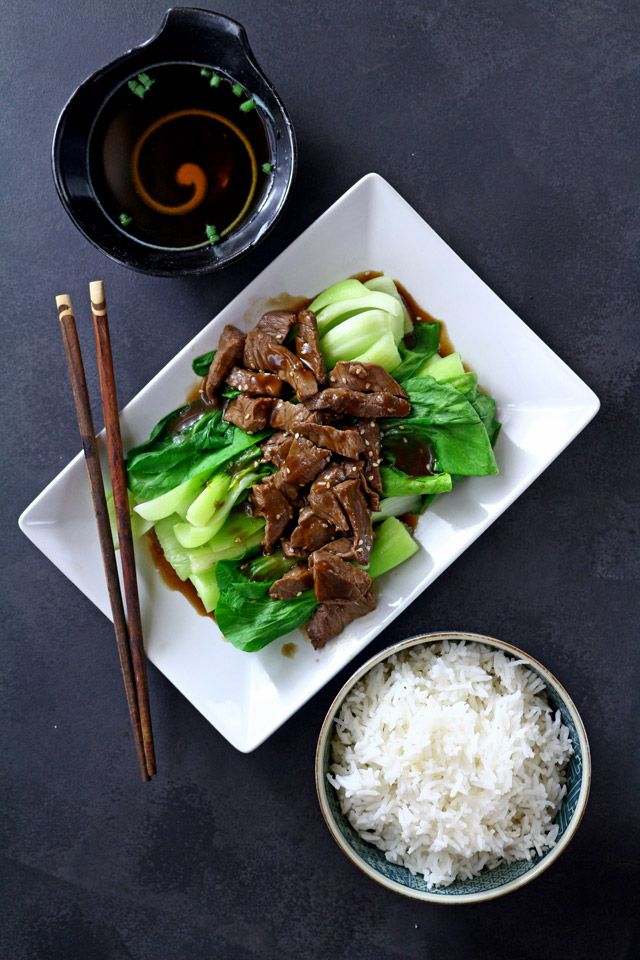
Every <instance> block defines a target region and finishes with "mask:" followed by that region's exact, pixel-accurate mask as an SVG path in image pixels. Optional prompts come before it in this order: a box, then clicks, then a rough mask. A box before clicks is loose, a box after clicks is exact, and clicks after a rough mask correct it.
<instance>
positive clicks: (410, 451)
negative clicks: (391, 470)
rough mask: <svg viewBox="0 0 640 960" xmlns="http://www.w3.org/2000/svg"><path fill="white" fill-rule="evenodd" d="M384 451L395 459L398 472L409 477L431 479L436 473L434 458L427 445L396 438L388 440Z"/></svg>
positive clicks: (430, 447) (431, 450) (431, 449)
mask: <svg viewBox="0 0 640 960" xmlns="http://www.w3.org/2000/svg"><path fill="white" fill-rule="evenodd" d="M386 449H387V450H389V451H390V453H391V454H392V455H393V457H394V458H395V465H396V467H397V468H398V470H402V471H403V472H404V473H408V474H409V476H410V477H431V476H433V475H434V474H435V473H436V470H435V469H434V464H435V460H436V457H435V453H434V450H433V447H432V446H431V445H430V444H429V443H415V442H414V443H409V442H408V441H405V440H404V439H400V438H398V437H396V438H395V439H394V440H389V442H388V443H387V444H386Z"/></svg>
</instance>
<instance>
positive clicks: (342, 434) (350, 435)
mask: <svg viewBox="0 0 640 960" xmlns="http://www.w3.org/2000/svg"><path fill="white" fill-rule="evenodd" d="M295 429H296V431H297V432H298V433H299V434H300V436H302V437H306V438H307V439H308V440H311V441H312V442H313V443H315V444H317V445H318V446H319V447H324V448H325V449H326V450H331V451H332V452H333V453H337V454H338V455H339V456H341V457H350V458H352V459H354V460H355V459H356V458H357V457H359V456H360V454H361V453H363V452H364V440H363V439H362V437H361V436H360V434H359V433H358V431H357V430H355V429H353V428H351V427H348V428H346V429H344V430H342V429H340V428H339V427H332V426H330V425H329V424H325V423H311V422H309V421H304V422H301V423H299V424H297V425H296V428H295Z"/></svg>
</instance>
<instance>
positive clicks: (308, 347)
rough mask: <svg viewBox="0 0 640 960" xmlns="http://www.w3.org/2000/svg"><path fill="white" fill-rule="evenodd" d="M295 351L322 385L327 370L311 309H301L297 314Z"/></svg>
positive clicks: (325, 378)
mask: <svg viewBox="0 0 640 960" xmlns="http://www.w3.org/2000/svg"><path fill="white" fill-rule="evenodd" d="M296 353H297V354H298V356H299V358H300V359H301V360H302V362H303V363H306V365H307V366H308V367H309V368H310V369H311V371H312V373H313V375H314V377H315V378H316V381H317V382H318V383H319V384H320V385H321V386H324V385H325V384H326V382H327V371H326V367H325V364H324V357H323V356H322V353H321V351H320V337H319V336H318V323H317V321H316V318H315V314H313V313H312V312H311V310H301V311H300V313H299V314H298V332H297V334H296Z"/></svg>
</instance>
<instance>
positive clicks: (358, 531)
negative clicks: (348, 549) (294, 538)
mask: <svg viewBox="0 0 640 960" xmlns="http://www.w3.org/2000/svg"><path fill="white" fill-rule="evenodd" d="M335 489H336V497H337V498H338V500H339V501H340V504H341V506H342V508H343V510H344V512H345V513H346V515H347V517H348V518H349V523H350V524H351V529H352V530H353V551H354V554H355V558H356V560H357V561H358V563H360V564H362V566H363V567H366V566H367V564H368V563H369V557H370V555H371V546H372V544H373V530H372V527H371V510H370V509H369V506H368V504H367V500H366V497H365V494H364V490H363V487H362V483H361V481H360V480H359V479H358V480H345V481H344V482H343V483H339V484H338V485H337V487H336V488H335Z"/></svg>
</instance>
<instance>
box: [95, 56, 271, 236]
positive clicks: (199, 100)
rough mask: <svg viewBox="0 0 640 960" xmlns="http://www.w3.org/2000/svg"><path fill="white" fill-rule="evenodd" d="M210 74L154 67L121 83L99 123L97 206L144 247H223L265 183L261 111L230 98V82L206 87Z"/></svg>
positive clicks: (246, 97)
mask: <svg viewBox="0 0 640 960" xmlns="http://www.w3.org/2000/svg"><path fill="white" fill-rule="evenodd" d="M213 73H214V70H213V69H212V68H211V69H209V68H207V67H206V66H205V67H204V68H203V67H202V66H201V65H200V64H195V63H164V64H156V65H155V66H153V67H149V69H148V72H147V73H144V74H140V75H139V76H138V77H133V78H131V80H130V81H129V82H127V83H123V84H121V85H120V86H119V87H118V89H117V90H116V91H115V92H114V93H113V94H112V95H111V96H110V97H109V98H108V100H107V101H106V102H105V104H104V106H103V108H102V110H101V111H100V113H99V115H98V118H97V120H96V123H95V127H94V129H93V132H92V134H91V140H90V145H89V164H90V172H91V180H92V185H93V187H94V190H95V193H96V196H97V198H98V201H99V202H100V204H101V206H102V208H103V210H104V211H105V213H106V214H107V216H109V217H110V219H111V220H112V221H113V222H114V223H116V224H118V225H121V226H122V228H123V229H124V231H125V232H126V233H127V234H130V235H132V236H134V237H136V238H137V239H138V240H142V241H144V242H145V243H148V244H150V245H151V246H155V247H162V248H165V249H166V248H169V249H183V248H193V247H198V246H206V245H208V244H209V243H210V242H211V237H214V238H215V239H214V242H217V240H218V239H219V240H224V239H225V236H226V235H227V234H229V233H230V232H231V231H233V230H234V229H235V227H237V226H238V224H240V223H241V222H242V221H243V220H244V219H246V217H247V216H248V215H249V214H250V212H251V211H252V210H253V209H255V207H256V206H257V205H258V204H259V203H260V199H261V197H262V195H263V193H264V191H265V188H266V187H267V185H268V183H269V178H270V168H269V166H267V168H266V170H264V169H263V166H264V165H265V164H269V163H270V161H271V152H270V147H269V142H268V138H267V134H266V130H265V126H264V123H263V122H262V119H261V117H260V109H257V108H256V105H255V102H254V101H253V100H252V98H251V95H250V93H249V92H246V91H243V90H241V89H240V88H239V87H238V88H237V91H236V92H234V86H233V80H232V79H231V78H229V77H226V76H220V75H218V76H217V79H216V82H215V85H212V83H211V80H212V75H213ZM141 78H142V80H144V81H145V82H144V83H142V84H141V82H140V81H141ZM147 85H148V86H147ZM145 87H146V89H145ZM247 105H249V108H248V109H247ZM208 228H210V229H209V233H208V232H207V229H208ZM211 228H214V229H213V232H211Z"/></svg>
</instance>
